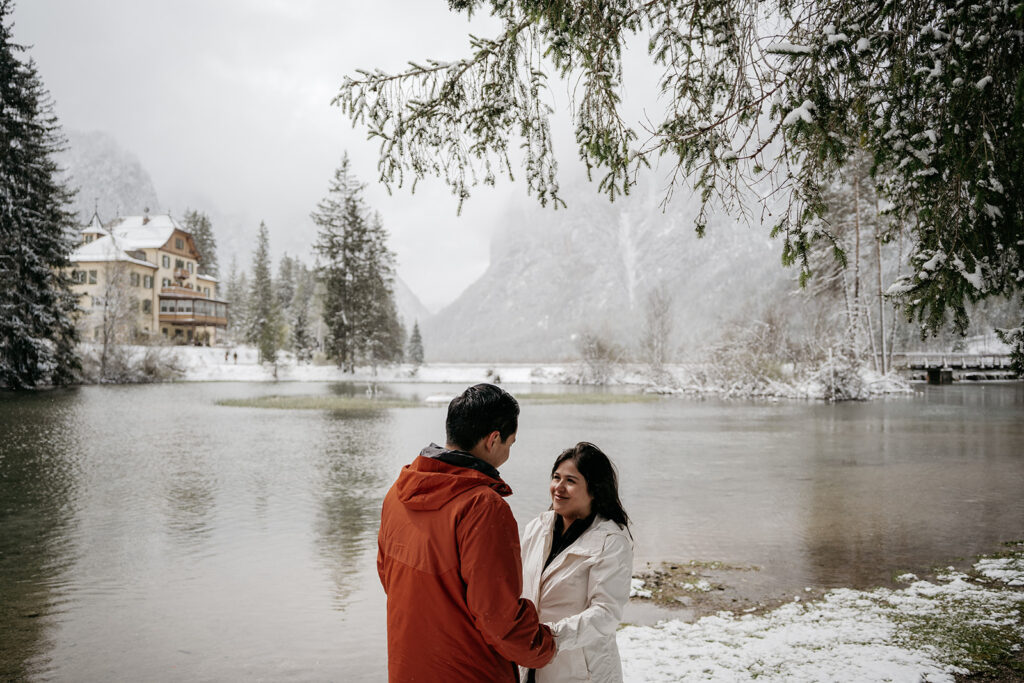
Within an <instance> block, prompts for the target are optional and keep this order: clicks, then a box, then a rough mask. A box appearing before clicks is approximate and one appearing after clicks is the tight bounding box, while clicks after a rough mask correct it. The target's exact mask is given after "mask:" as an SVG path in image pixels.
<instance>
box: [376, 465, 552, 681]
mask: <svg viewBox="0 0 1024 683" xmlns="http://www.w3.org/2000/svg"><path fill="white" fill-rule="evenodd" d="M424 453H425V454H427V455H435V456H436V455H439V454H440V455H442V457H443V455H444V452H442V449H440V448H439V447H436V446H432V447H428V448H427V449H424ZM494 474H495V475H496V472H495V473H494ZM509 494H511V490H510V489H509V487H508V485H507V484H505V483H504V482H503V481H502V480H501V479H499V478H497V477H496V476H489V475H488V474H485V473H483V472H481V471H477V470H476V469H471V468H468V467H463V466H459V465H454V464H451V463H449V462H445V461H444V460H442V459H438V458H437V457H424V455H422V454H421V456H420V457H417V458H416V460H415V461H413V463H412V464H411V465H408V466H406V467H405V468H403V470H402V473H401V474H400V475H399V477H398V480H397V481H396V482H395V484H394V486H392V487H391V490H390V491H389V492H388V494H387V497H386V498H385V499H384V506H383V510H382V514H381V529H380V535H379V537H378V554H377V569H378V572H379V574H380V578H381V583H382V584H383V586H384V590H385V592H386V593H387V595H388V674H389V679H390V680H391V681H412V680H415V681H455V680H457V681H487V682H488V683H490V682H492V681H503V680H504V681H511V680H515V676H516V673H515V667H514V665H513V664H512V662H517V663H519V664H521V665H523V666H528V667H540V666H543V665H544V664H545V663H547V661H548V660H550V659H551V657H552V656H553V654H554V640H553V637H552V636H551V633H550V630H549V629H548V628H547V627H543V626H541V625H540V624H539V622H538V619H537V614H536V610H535V609H534V607H533V605H532V604H531V603H530V602H528V601H526V600H522V599H521V598H520V597H519V596H520V594H521V592H522V577H521V569H520V567H521V561H520V551H519V537H518V531H517V527H516V523H515V519H514V518H513V516H512V511H511V510H510V509H509V507H508V504H507V503H506V502H505V501H504V500H503V496H507V495H509Z"/></svg>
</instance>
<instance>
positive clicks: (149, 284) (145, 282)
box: [142, 275, 153, 289]
mask: <svg viewBox="0 0 1024 683" xmlns="http://www.w3.org/2000/svg"><path fill="white" fill-rule="evenodd" d="M142 286H143V287H145V288H146V289H153V276H152V275H143V276H142Z"/></svg>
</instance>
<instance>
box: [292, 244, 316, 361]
mask: <svg viewBox="0 0 1024 683" xmlns="http://www.w3.org/2000/svg"><path fill="white" fill-rule="evenodd" d="M298 265H299V268H298V269H297V274H298V277H297V278H296V280H297V284H296V288H295V299H294V302H293V304H292V308H291V311H292V315H291V338H290V341H291V348H292V351H293V352H294V353H295V360H297V361H298V362H300V363H302V362H308V361H309V360H310V359H312V358H313V349H314V348H316V339H314V337H313V330H312V329H311V319H310V318H311V314H310V309H311V306H312V304H311V302H310V300H311V299H312V296H313V292H312V289H313V287H314V286H315V284H316V283H315V282H313V281H312V280H311V279H310V278H308V277H305V274H304V272H303V271H304V270H305V267H304V266H302V264H301V263H299V264H298Z"/></svg>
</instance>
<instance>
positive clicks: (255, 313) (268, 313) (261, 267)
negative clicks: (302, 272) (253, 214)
mask: <svg viewBox="0 0 1024 683" xmlns="http://www.w3.org/2000/svg"><path fill="white" fill-rule="evenodd" d="M246 341H248V342H249V343H251V344H255V345H256V348H258V349H259V352H260V359H261V361H262V362H267V363H277V352H278V350H279V349H280V348H281V320H280V309H279V308H278V305H277V298H276V297H275V296H274V283H273V281H272V279H271V277H270V237H269V235H268V234H267V225H266V223H263V222H262V221H261V222H260V231H259V237H258V238H257V242H256V251H255V253H254V254H253V261H252V285H251V287H250V289H249V327H248V330H247V334H246Z"/></svg>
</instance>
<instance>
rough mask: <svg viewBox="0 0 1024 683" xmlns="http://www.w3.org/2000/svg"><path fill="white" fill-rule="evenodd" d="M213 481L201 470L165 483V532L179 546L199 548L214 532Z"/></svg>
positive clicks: (182, 473)
mask: <svg viewBox="0 0 1024 683" xmlns="http://www.w3.org/2000/svg"><path fill="white" fill-rule="evenodd" d="M215 491H216V481H215V479H214V478H213V477H212V476H210V474H209V473H208V472H206V471H204V469H202V468H201V466H196V467H195V468H193V469H183V470H179V471H177V472H175V473H174V474H172V475H171V476H170V477H168V480H167V493H166V494H165V500H166V502H167V511H166V514H167V530H168V532H169V534H170V535H171V537H173V538H174V539H176V540H177V541H178V542H179V543H180V544H181V545H182V546H185V547H195V546H200V545H201V544H202V543H203V542H204V541H205V540H207V539H208V538H209V536H210V534H211V533H212V531H213V513H214V510H215V508H216V496H215Z"/></svg>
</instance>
